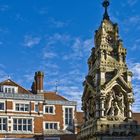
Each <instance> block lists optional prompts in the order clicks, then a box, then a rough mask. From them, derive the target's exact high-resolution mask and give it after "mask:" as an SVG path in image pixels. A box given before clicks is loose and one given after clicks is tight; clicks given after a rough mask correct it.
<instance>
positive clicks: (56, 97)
mask: <svg viewBox="0 0 140 140" xmlns="http://www.w3.org/2000/svg"><path fill="white" fill-rule="evenodd" d="M44 99H46V100H60V101H68V100H67V99H66V98H64V97H63V96H61V95H59V94H58V93H56V92H45V93H44Z"/></svg>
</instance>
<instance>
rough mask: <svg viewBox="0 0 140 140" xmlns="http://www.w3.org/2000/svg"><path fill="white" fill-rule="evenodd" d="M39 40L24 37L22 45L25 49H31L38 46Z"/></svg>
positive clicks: (27, 36)
mask: <svg viewBox="0 0 140 140" xmlns="http://www.w3.org/2000/svg"><path fill="white" fill-rule="evenodd" d="M40 40H41V38H40V37H33V36H31V35H26V36H25V37H24V43H23V45H24V46H26V47H29V48H31V47H33V46H35V45H38V44H39V43H40Z"/></svg>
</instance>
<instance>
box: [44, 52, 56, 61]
mask: <svg viewBox="0 0 140 140" xmlns="http://www.w3.org/2000/svg"><path fill="white" fill-rule="evenodd" d="M54 57H57V54H56V53H54V52H44V59H46V58H54Z"/></svg>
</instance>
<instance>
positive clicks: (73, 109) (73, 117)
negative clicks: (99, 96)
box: [62, 106, 76, 130]
mask: <svg viewBox="0 0 140 140" xmlns="http://www.w3.org/2000/svg"><path fill="white" fill-rule="evenodd" d="M66 108H71V109H72V113H73V114H72V119H73V120H74V119H75V109H76V107H75V106H63V107H62V109H63V123H64V124H63V126H64V128H63V129H64V130H66V128H67V127H70V126H69V125H66V123H65V109H66ZM73 125H74V123H73V124H72V126H71V127H73Z"/></svg>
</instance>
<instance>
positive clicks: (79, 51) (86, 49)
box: [63, 37, 93, 60]
mask: <svg viewBox="0 0 140 140" xmlns="http://www.w3.org/2000/svg"><path fill="white" fill-rule="evenodd" d="M72 43H73V44H72V46H71V48H72V53H70V54H69V55H68V54H67V55H64V56H63V59H64V60H69V59H73V60H80V59H83V58H86V59H87V56H89V53H90V50H91V48H92V47H93V39H92V38H89V39H85V40H82V39H81V38H78V37H77V38H73V40H72Z"/></svg>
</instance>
